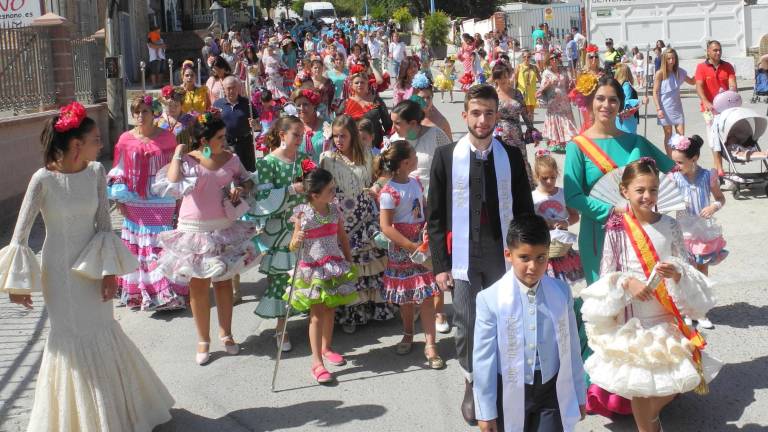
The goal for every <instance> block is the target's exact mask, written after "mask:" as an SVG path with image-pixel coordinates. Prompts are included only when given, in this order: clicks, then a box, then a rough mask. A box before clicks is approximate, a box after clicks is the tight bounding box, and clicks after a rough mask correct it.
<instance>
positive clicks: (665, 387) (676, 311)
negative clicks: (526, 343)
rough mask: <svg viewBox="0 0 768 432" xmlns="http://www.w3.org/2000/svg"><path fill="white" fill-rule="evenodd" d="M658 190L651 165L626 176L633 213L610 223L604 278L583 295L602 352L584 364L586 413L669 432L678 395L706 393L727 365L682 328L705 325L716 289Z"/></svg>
mask: <svg viewBox="0 0 768 432" xmlns="http://www.w3.org/2000/svg"><path fill="white" fill-rule="evenodd" d="M659 187H660V181H659V170H658V168H657V167H656V162H655V161H654V160H653V159H650V158H641V159H640V160H637V161H635V162H632V163H631V164H629V165H627V166H626V167H624V168H623V173H622V176H621V183H620V186H619V188H620V192H621V196H622V197H623V198H625V199H626V201H627V203H628V205H627V207H626V210H624V211H623V212H622V211H615V212H614V213H613V215H612V216H610V217H609V219H608V222H607V224H606V234H605V248H604V249H603V257H602V261H601V264H600V275H601V277H600V279H599V280H598V281H597V282H595V283H593V284H592V285H590V286H589V287H587V288H585V289H584V290H583V291H582V292H581V297H582V298H583V299H584V304H583V305H582V308H581V313H582V317H583V318H584V321H585V326H586V330H587V334H588V335H589V347H590V348H592V350H593V351H594V354H592V356H591V357H589V359H587V361H586V363H585V364H584V368H585V369H586V371H587V373H589V377H590V379H591V380H592V383H593V384H592V386H591V387H590V388H589V391H588V403H587V405H588V406H587V407H588V409H589V410H590V412H595V413H599V414H604V415H609V414H610V413H611V412H623V413H625V414H627V413H629V412H630V411H631V412H632V414H633V415H634V419H635V423H636V425H637V428H638V430H640V431H658V430H662V427H661V421H660V420H659V414H660V413H661V410H662V409H663V407H664V406H666V405H667V404H668V403H669V402H671V401H672V400H673V399H674V398H675V397H677V395H678V394H680V393H685V392H688V391H691V390H696V392H697V393H699V394H706V393H707V392H708V387H707V384H708V383H709V382H710V381H711V380H712V379H713V378H714V377H715V376H716V375H717V373H718V371H719V369H720V367H721V366H722V365H721V363H720V362H719V361H717V360H715V359H713V358H711V357H709V356H708V355H707V353H706V352H704V351H702V350H703V348H704V346H705V345H706V343H705V342H704V339H703V337H702V336H701V335H700V334H699V333H698V332H697V331H696V330H695V329H693V328H691V327H689V326H688V325H687V324H686V323H685V322H684V320H683V317H682V315H683V314H685V315H687V316H690V317H691V318H694V319H700V318H704V316H705V315H706V312H707V311H708V310H709V309H711V308H712V307H713V306H714V304H715V300H714V297H713V296H712V282H711V281H710V280H709V279H708V278H707V277H706V276H704V275H703V274H702V273H701V272H699V271H698V270H696V269H695V268H693V267H692V266H691V265H690V264H688V262H687V259H686V255H687V254H686V251H685V244H684V243H683V235H682V232H681V231H680V226H679V225H678V223H677V221H675V219H673V218H672V217H670V216H667V215H664V214H660V213H657V212H656V207H657V202H658V198H659ZM675 189H676V188H675ZM659 210H661V211H663V208H660V209H659ZM627 353H632V354H631V355H627ZM638 377H643V378H642V379H638ZM610 393H613V395H612V394H610ZM616 396H621V398H616ZM627 399H629V401H627Z"/></svg>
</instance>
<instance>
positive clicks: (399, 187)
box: [379, 178, 424, 224]
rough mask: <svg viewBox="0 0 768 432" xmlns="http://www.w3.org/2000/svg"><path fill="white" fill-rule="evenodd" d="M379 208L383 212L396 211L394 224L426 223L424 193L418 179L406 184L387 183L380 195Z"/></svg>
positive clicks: (410, 180)
mask: <svg viewBox="0 0 768 432" xmlns="http://www.w3.org/2000/svg"><path fill="white" fill-rule="evenodd" d="M379 206H380V207H381V209H382V210H394V211H395V215H394V217H393V218H392V223H408V224H414V223H423V222H424V193H423V191H422V190H421V184H419V182H418V181H416V179H413V178H411V179H408V183H405V184H403V183H396V182H395V181H394V180H390V181H389V182H387V184H386V185H384V187H383V188H382V189H381V193H380V194H379Z"/></svg>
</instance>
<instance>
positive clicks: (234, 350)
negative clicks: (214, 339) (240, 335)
mask: <svg viewBox="0 0 768 432" xmlns="http://www.w3.org/2000/svg"><path fill="white" fill-rule="evenodd" d="M227 341H232V345H227V343H226V342H227ZM221 342H222V343H223V344H224V351H226V352H227V354H229V355H238V354H239V353H240V344H237V343H235V340H234V339H232V336H231V335H230V336H223V337H221Z"/></svg>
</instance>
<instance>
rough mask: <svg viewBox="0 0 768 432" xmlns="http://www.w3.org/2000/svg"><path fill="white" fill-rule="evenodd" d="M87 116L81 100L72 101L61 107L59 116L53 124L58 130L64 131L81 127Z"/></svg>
mask: <svg viewBox="0 0 768 432" xmlns="http://www.w3.org/2000/svg"><path fill="white" fill-rule="evenodd" d="M85 117H86V112H85V107H84V106H83V105H82V104H81V103H80V102H72V103H71V104H69V105H66V106H63V107H61V109H60V110H59V118H58V119H57V120H56V123H54V125H53V129H54V130H56V132H59V133H62V132H66V131H69V130H72V129H75V128H78V127H80V124H81V123H82V122H83V120H84V119H85Z"/></svg>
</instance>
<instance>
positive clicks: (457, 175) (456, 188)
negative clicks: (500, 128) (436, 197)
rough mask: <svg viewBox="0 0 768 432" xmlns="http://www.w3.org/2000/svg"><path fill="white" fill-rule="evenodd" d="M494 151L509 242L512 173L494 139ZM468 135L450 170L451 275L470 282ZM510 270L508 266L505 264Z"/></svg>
mask: <svg viewBox="0 0 768 432" xmlns="http://www.w3.org/2000/svg"><path fill="white" fill-rule="evenodd" d="M491 146H492V147H491V148H492V149H493V150H492V151H493V154H494V156H493V167H494V169H495V171H496V183H497V194H498V199H499V221H500V222H501V238H502V240H503V241H506V240H505V239H506V238H507V229H508V228H509V222H510V221H511V220H512V219H513V217H514V216H513V214H512V199H513V197H512V193H511V190H512V172H511V168H510V166H509V158H508V157H507V151H506V150H505V149H504V146H503V145H502V144H501V143H500V142H499V141H498V140H496V139H495V138H494V139H493V141H491ZM470 154H471V148H470V142H469V135H465V136H464V138H462V139H460V140H459V141H458V142H457V143H456V147H455V148H454V149H453V166H452V168H451V189H452V196H453V199H452V203H451V233H452V234H451V237H450V239H451V241H450V244H449V248H448V249H449V250H450V251H451V263H452V268H451V274H452V275H453V278H454V279H459V280H463V281H469V276H468V275H467V271H468V270H469V171H470V169H469V166H470V165H469V161H470ZM505 263H506V266H507V270H509V268H510V267H509V263H508V262H506V260H505Z"/></svg>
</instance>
